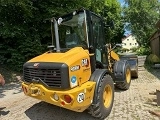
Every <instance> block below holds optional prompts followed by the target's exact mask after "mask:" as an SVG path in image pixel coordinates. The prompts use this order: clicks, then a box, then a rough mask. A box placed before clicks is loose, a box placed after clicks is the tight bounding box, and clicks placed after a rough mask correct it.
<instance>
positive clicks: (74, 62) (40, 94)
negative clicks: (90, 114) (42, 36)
mask: <svg viewBox="0 0 160 120" xmlns="http://www.w3.org/2000/svg"><path fill="white" fill-rule="evenodd" d="M89 56H91V55H90V54H89V52H88V50H84V49H83V48H81V47H75V48H73V49H71V50H69V51H67V52H64V53H48V52H46V53H44V54H42V55H40V56H37V57H35V58H33V59H31V60H29V61H28V62H33V63H41V62H48V63H51V64H54V63H65V64H67V65H68V67H69V80H70V82H69V83H70V88H68V89H66V90H61V89H60V90H59V89H58V90H57V89H51V88H46V87H45V86H43V85H42V84H38V83H36V84H34V83H27V82H23V83H22V88H23V91H24V93H25V94H26V95H28V96H30V97H34V98H36V99H39V100H42V101H45V102H48V103H51V104H53V105H56V106H60V107H64V108H67V109H70V110H73V111H77V112H82V111H84V110H85V109H86V108H88V107H89V106H90V105H91V103H92V100H93V95H94V89H95V84H96V83H95V82H92V81H88V80H89V79H90V76H91V65H90V57H89ZM83 60H84V61H83ZM83 62H84V63H83ZM85 63H87V65H85ZM74 66H80V69H78V70H74V71H72V70H71V69H72V68H73V67H74ZM73 76H76V79H77V80H76V83H74V84H72V82H71V78H72V77H73ZM81 93H83V94H84V96H85V97H84V100H83V101H82V102H78V100H77V99H78V95H80V94H81ZM54 94H56V95H58V97H59V99H58V100H57V101H56V100H55V99H53V95H54ZM64 95H69V96H71V98H72V102H71V103H66V102H65V100H64Z"/></svg>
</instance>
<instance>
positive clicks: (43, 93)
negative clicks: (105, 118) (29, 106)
mask: <svg viewBox="0 0 160 120" xmlns="http://www.w3.org/2000/svg"><path fill="white" fill-rule="evenodd" d="M22 88H23V89H26V91H24V93H25V95H28V96H31V97H34V98H36V99H39V100H42V101H45V102H48V103H51V104H53V105H56V106H60V107H63V108H66V109H70V110H73V111H76V112H83V111H84V110H85V109H86V108H88V107H89V106H90V105H91V103H92V100H93V95H94V89H95V82H90V81H88V82H86V83H84V84H82V85H81V86H78V87H75V88H73V89H70V90H54V89H47V88H45V87H44V86H43V85H40V84H26V83H22ZM35 89H37V90H38V92H37V93H36V94H34V93H32V90H35ZM80 93H84V94H85V97H84V101H83V102H82V103H79V102H78V101H77V98H78V95H79V94H80ZM54 94H57V95H58V96H59V100H58V101H56V100H54V99H53V95H54ZM64 95H70V96H71V97H72V102H71V103H66V102H65V101H64ZM62 102H65V105H63V104H62Z"/></svg>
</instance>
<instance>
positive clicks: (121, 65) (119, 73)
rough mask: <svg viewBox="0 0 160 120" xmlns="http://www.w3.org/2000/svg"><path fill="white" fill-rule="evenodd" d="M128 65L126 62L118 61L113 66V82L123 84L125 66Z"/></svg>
mask: <svg viewBox="0 0 160 120" xmlns="http://www.w3.org/2000/svg"><path fill="white" fill-rule="evenodd" d="M127 64H128V65H129V63H128V61H127V60H120V61H117V62H116V63H115V64H114V69H113V71H114V72H113V74H114V81H115V82H124V81H125V79H126V70H125V69H126V65H127Z"/></svg>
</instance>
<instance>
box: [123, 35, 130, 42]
mask: <svg viewBox="0 0 160 120" xmlns="http://www.w3.org/2000/svg"><path fill="white" fill-rule="evenodd" d="M131 35H132V34H129V35H127V36H125V37H124V38H122V41H123V40H125V39H127V38H128V37H129V36H131Z"/></svg>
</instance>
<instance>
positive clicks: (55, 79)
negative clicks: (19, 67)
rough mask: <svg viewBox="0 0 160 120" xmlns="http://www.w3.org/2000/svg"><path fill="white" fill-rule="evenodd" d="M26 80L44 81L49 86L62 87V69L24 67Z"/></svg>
mask: <svg viewBox="0 0 160 120" xmlns="http://www.w3.org/2000/svg"><path fill="white" fill-rule="evenodd" d="M24 80H25V81H26V82H32V81H39V80H40V81H42V82H43V83H45V84H46V85H47V86H49V87H61V71H60V69H37V68H24Z"/></svg>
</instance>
